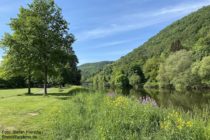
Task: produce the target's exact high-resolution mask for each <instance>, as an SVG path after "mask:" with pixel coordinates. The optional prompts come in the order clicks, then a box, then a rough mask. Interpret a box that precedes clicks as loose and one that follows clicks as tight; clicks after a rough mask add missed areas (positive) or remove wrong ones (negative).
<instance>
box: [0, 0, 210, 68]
mask: <svg viewBox="0 0 210 140" xmlns="http://www.w3.org/2000/svg"><path fill="white" fill-rule="evenodd" d="M31 2H32V0H12V1H9V0H0V39H1V38H2V37H3V35H4V33H5V32H8V33H10V32H11V30H10V28H9V26H8V23H9V22H10V18H15V17H16V16H17V14H18V10H19V7H20V6H23V7H26V6H27V3H31ZM55 2H56V4H57V5H58V6H59V7H60V8H61V9H62V13H63V16H64V18H65V19H66V20H67V21H68V22H69V24H70V25H69V27H70V30H69V32H70V33H73V34H74V36H75V38H76V42H75V43H74V44H73V49H74V51H75V53H76V55H77V57H78V59H79V65H81V64H84V63H90V62H98V61H104V60H109V61H114V60H117V59H119V58H120V57H122V56H124V55H126V54H127V53H129V52H131V51H132V50H133V49H134V48H137V47H139V46H140V45H141V44H143V43H144V42H146V41H147V40H148V39H149V38H150V37H152V36H154V35H155V34H157V33H158V32H159V31H160V30H162V29H163V28H165V27H166V26H168V25H170V24H171V23H173V22H174V21H176V20H178V19H180V18H182V17H184V16H186V15H188V14H189V13H191V12H193V11H196V10H198V9H199V8H201V7H203V6H206V5H210V0H55ZM3 55H4V51H3V50H0V60H1V59H2V56H3Z"/></svg>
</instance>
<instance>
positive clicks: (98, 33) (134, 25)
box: [76, 0, 210, 43]
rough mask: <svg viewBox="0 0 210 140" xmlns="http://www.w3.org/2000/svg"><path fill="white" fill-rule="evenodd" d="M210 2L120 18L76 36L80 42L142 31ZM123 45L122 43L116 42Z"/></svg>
mask: <svg viewBox="0 0 210 140" xmlns="http://www.w3.org/2000/svg"><path fill="white" fill-rule="evenodd" d="M209 4H210V0H206V1H203V2H194V3H188V4H180V5H175V6H171V7H165V8H162V9H160V10H157V11H153V12H146V13H143V14H142V13H137V14H136V13H135V14H128V15H125V16H123V17H120V18H119V21H120V22H119V23H117V24H116V23H115V24H113V23H111V24H109V25H107V26H103V27H96V28H93V29H90V30H86V31H82V32H80V33H78V34H77V35H76V37H78V41H85V40H92V39H98V38H103V37H107V36H110V35H115V34H118V33H122V32H127V31H132V30H137V29H142V28H145V27H148V26H151V25H155V24H158V23H162V22H165V21H168V20H170V19H173V18H174V17H177V16H178V15H179V16H180V17H181V16H184V15H186V14H188V13H190V12H193V11H196V10H198V9H199V8H201V7H203V6H205V5H209ZM116 43H121V42H116Z"/></svg>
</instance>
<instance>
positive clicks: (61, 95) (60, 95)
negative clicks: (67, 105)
mask: <svg viewBox="0 0 210 140" xmlns="http://www.w3.org/2000/svg"><path fill="white" fill-rule="evenodd" d="M82 92H83V93H85V92H87V93H89V92H90V90H89V89H86V88H73V89H70V91H69V92H63V90H62V89H61V90H60V92H58V93H48V94H47V95H44V94H42V93H31V94H27V93H25V94H22V95H18V96H46V97H47V96H55V97H56V98H58V99H61V100H67V99H69V98H70V97H71V96H74V95H76V94H77V93H82Z"/></svg>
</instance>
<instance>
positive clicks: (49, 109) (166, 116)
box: [0, 86, 210, 140]
mask: <svg viewBox="0 0 210 140" xmlns="http://www.w3.org/2000/svg"><path fill="white" fill-rule="evenodd" d="M7 91H8V92H7ZM7 91H5V90H1V92H0V94H1V97H4V98H0V131H1V132H2V130H9V131H12V130H22V131H26V130H28V131H40V132H42V134H41V135H40V134H36V135H37V136H38V139H45V140H46V139H47V140H51V139H52V140H65V139H70V140H81V139H82V140H84V139H86V140H103V139H104V140H118V139H119V140H122V139H127V140H142V139H143V140H149V139H156V140H170V139H171V140H208V139H210V124H209V120H208V119H209V118H208V115H209V111H208V110H206V112H204V115H202V114H197V115H192V114H190V113H184V112H182V111H181V110H180V111H179V110H174V109H171V108H170V109H162V108H158V107H153V106H152V105H149V104H148V105H142V104H140V103H139V102H138V101H137V100H135V99H129V98H127V97H124V96H120V95H117V96H107V95H106V94H103V93H93V92H90V91H87V90H86V89H84V88H82V87H79V86H71V87H68V88H64V89H58V88H51V89H49V95H48V96H42V94H40V92H41V91H42V89H33V92H34V93H35V92H36V94H33V95H31V96H26V95H25V94H24V93H25V92H26V91H27V90H26V89H19V90H17V91H15V90H11V91H10V90H7ZM14 91H15V93H14ZM78 92H79V93H78ZM8 93H9V94H10V95H12V96H8V95H6V94H8ZM74 93H77V94H74ZM4 135H7V136H8V135H12V134H4Z"/></svg>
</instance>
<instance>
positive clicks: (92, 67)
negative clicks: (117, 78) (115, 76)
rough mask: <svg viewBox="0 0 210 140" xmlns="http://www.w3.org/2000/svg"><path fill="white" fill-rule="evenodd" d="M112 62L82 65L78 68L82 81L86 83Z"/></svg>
mask: <svg viewBox="0 0 210 140" xmlns="http://www.w3.org/2000/svg"><path fill="white" fill-rule="evenodd" d="M111 63H112V61H101V62H96V63H86V64H83V65H80V66H79V67H78V68H79V69H80V70H81V74H82V81H86V80H87V79H88V78H89V77H91V76H92V75H94V74H96V73H97V72H99V71H101V70H102V69H103V68H104V66H106V65H108V64H111Z"/></svg>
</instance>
